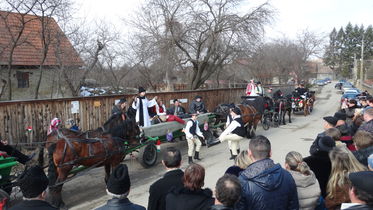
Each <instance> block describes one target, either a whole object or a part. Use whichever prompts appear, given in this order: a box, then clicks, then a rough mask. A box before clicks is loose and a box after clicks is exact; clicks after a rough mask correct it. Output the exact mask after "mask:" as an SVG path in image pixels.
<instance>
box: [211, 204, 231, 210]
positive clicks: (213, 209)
mask: <svg viewBox="0 0 373 210" xmlns="http://www.w3.org/2000/svg"><path fill="white" fill-rule="evenodd" d="M210 210H234V208H231V207H226V206H223V205H213V206H211V208H210Z"/></svg>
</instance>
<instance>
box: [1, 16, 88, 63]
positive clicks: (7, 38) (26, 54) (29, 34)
mask: <svg viewBox="0 0 373 210" xmlns="http://www.w3.org/2000/svg"><path fill="white" fill-rule="evenodd" d="M22 16H23V17H24V19H23V20H22ZM22 22H24V23H26V24H25V27H24V31H23V33H22V35H21V38H20V41H19V42H18V43H19V46H17V47H16V48H15V50H14V53H13V62H12V65H14V66H37V65H40V63H41V59H42V39H41V23H42V22H41V20H40V17H38V16H35V15H21V14H18V13H11V12H5V11H0V65H7V64H8V59H9V56H10V45H11V43H12V35H11V34H13V37H14V36H15V35H17V34H19V31H20V28H22ZM46 22H48V25H47V27H46V28H47V30H46V31H48V32H49V34H50V35H51V36H50V37H51V44H50V46H49V49H48V53H47V58H46V60H45V62H44V65H45V66H56V65H58V59H57V56H56V52H57V51H60V52H61V53H60V57H61V61H62V64H63V65H64V66H83V65H84V63H83V61H82V59H81V58H80V57H79V55H78V53H77V52H76V51H75V49H74V47H73V46H72V45H71V43H70V41H69V40H68V38H67V37H66V36H65V34H64V33H63V32H62V30H61V28H60V27H59V26H58V24H57V22H56V21H55V20H54V19H53V18H47V19H46ZM9 29H10V31H11V33H9ZM57 37H59V38H57ZM57 43H60V47H57ZM58 49H60V50H58Z"/></svg>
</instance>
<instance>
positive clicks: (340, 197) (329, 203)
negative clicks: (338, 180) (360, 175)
mask: <svg viewBox="0 0 373 210" xmlns="http://www.w3.org/2000/svg"><path fill="white" fill-rule="evenodd" d="M336 188H337V189H336V194H335V195H334V197H333V199H330V198H329V197H328V196H327V197H326V198H325V206H326V208H327V209H328V210H334V209H340V208H341V204H342V203H350V197H349V196H348V191H349V186H348V185H346V186H343V187H339V186H337V187H336Z"/></svg>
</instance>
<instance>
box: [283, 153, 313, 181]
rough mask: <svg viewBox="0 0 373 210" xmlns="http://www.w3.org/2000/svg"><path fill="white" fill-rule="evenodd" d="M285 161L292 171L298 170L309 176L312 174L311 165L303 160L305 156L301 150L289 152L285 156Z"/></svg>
mask: <svg viewBox="0 0 373 210" xmlns="http://www.w3.org/2000/svg"><path fill="white" fill-rule="evenodd" d="M285 163H286V164H288V165H289V167H290V170H292V171H298V172H300V173H301V174H303V175H307V176H308V175H311V174H312V172H311V169H310V167H308V165H307V163H306V162H304V161H303V157H302V155H301V154H300V153H299V152H295V151H291V152H289V153H288V154H287V155H286V157H285Z"/></svg>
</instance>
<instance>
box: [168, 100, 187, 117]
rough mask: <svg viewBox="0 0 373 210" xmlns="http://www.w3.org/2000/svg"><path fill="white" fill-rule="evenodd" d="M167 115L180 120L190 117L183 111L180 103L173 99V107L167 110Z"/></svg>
mask: <svg viewBox="0 0 373 210" xmlns="http://www.w3.org/2000/svg"><path fill="white" fill-rule="evenodd" d="M167 112H168V114H171V115H175V116H178V117H180V118H187V117H190V115H188V114H187V113H186V111H185V108H184V107H182V106H181V105H180V101H179V100H178V99H174V105H173V106H172V107H171V108H170V109H168V110H167Z"/></svg>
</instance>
